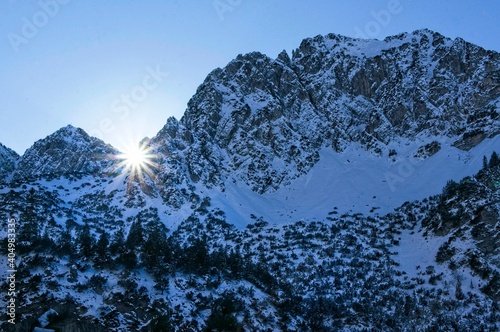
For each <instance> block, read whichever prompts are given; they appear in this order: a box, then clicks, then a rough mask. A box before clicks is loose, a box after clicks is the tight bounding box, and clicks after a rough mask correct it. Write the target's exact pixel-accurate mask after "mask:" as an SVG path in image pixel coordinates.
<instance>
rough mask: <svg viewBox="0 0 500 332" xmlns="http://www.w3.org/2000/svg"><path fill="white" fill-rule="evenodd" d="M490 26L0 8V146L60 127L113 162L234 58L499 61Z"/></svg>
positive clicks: (476, 14) (455, 17) (135, 4)
mask: <svg viewBox="0 0 500 332" xmlns="http://www.w3.org/2000/svg"><path fill="white" fill-rule="evenodd" d="M499 22H500V1H498V0H483V1H480V2H479V1H472V0H469V1H466V0H442V1H429V0H357V1H356V0H351V1H341V0H328V1H327V0H321V1H320V0H318V1H306V0H302V1H299V0H287V1H285V0H265V1H264V0H253V1H250V0H184V1H180V0H178V1H175V0H142V1H138V0H137V1H130V0H121V1H111V0H107V1H103V0H100V1H97V0H86V1H83V0H1V2H0V75H1V76H0V77H1V79H0V143H2V144H4V145H5V146H7V147H9V148H11V149H13V150H15V151H16V152H17V153H19V154H21V155H22V154H23V153H24V151H25V150H26V149H27V148H29V147H30V146H31V145H32V144H33V143H34V142H35V141H37V140H39V139H42V138H44V137H46V136H48V135H50V134H51V133H53V132H55V131H56V130H58V129H59V128H61V127H64V126H66V125H68V124H71V125H73V126H75V127H80V128H82V129H84V130H85V131H86V132H87V133H89V134H90V135H93V136H96V137H98V138H100V139H102V140H104V141H105V142H107V143H110V144H112V145H113V146H115V147H116V148H118V149H121V150H123V149H125V148H126V146H127V145H130V144H132V143H135V142H138V141H140V140H141V139H142V138H144V137H152V136H154V135H155V134H156V133H157V132H158V131H159V130H160V129H161V128H162V127H163V125H164V124H165V123H166V121H167V119H168V118H169V117H171V116H174V117H175V118H177V119H180V118H181V117H182V115H183V113H184V111H185V109H186V105H187V102H188V101H189V99H190V98H191V97H192V96H193V94H194V93H195V92H196V88H197V87H198V86H199V85H200V84H201V83H202V82H203V80H204V79H205V77H206V76H207V75H208V74H209V73H210V72H211V71H212V70H213V69H215V68H218V67H224V66H225V65H226V64H227V63H228V62H230V61H231V60H232V59H234V58H235V57H236V56H237V55H238V54H244V53H247V52H252V51H259V52H261V53H264V54H266V55H268V56H270V57H272V58H276V57H277V55H278V54H279V53H280V52H281V51H282V50H286V51H287V52H288V53H289V54H291V52H292V50H294V49H296V48H297V47H298V46H299V45H300V42H301V40H303V39H304V38H307V37H314V36H316V35H325V34H328V33H337V34H341V35H345V36H351V37H358V38H376V39H383V38H385V37H386V36H390V35H395V34H398V33H400V32H411V31H414V30H417V29H421V28H428V29H431V30H434V31H437V32H440V33H441V34H443V35H445V36H447V37H450V38H456V37H461V38H463V39H465V40H467V41H469V42H472V43H474V44H477V45H479V46H482V47H484V48H486V49H490V50H495V51H500V38H499V37H498V36H500V23H499Z"/></svg>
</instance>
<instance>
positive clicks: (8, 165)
mask: <svg viewBox="0 0 500 332" xmlns="http://www.w3.org/2000/svg"><path fill="white" fill-rule="evenodd" d="M18 159H19V155H18V154H17V153H16V152H15V151H13V150H11V149H9V148H8V147H6V146H4V145H2V144H0V182H2V181H4V180H6V179H7V178H8V177H9V175H10V174H11V173H12V172H13V171H14V168H15V167H16V162H17V160H18Z"/></svg>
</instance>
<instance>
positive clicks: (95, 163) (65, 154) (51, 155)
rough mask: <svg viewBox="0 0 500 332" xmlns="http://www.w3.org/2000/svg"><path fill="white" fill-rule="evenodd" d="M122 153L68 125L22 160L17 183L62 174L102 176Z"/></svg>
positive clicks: (43, 141) (19, 163) (42, 140)
mask: <svg viewBox="0 0 500 332" xmlns="http://www.w3.org/2000/svg"><path fill="white" fill-rule="evenodd" d="M118 154H119V152H118V150H116V149H115V148H113V147H112V146H110V145H109V144H106V143H104V142H102V141H101V140H99V139H97V138H95V137H91V136H89V135H88V134H87V133H86V132H85V131H84V130H82V129H80V128H75V127H73V126H71V125H68V126H66V127H64V128H61V129H59V130H58V131H56V132H55V133H53V134H52V135H49V136H47V137H46V138H44V139H41V140H39V141H37V142H36V143H35V144H33V146H32V147H31V148H29V149H28V150H26V152H25V153H24V154H23V155H22V157H21V158H19V161H18V165H17V167H16V169H15V171H14V174H13V178H14V179H15V180H22V179H34V178H37V177H47V176H49V177H54V176H59V175H62V174H69V173H73V174H78V173H83V174H91V173H94V174H103V173H105V172H106V170H107V168H109V167H110V166H111V165H112V164H113V163H114V162H116V160H115V159H114V157H115V156H116V155H118Z"/></svg>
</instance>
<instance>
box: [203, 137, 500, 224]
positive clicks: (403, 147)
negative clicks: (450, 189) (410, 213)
mask: <svg viewBox="0 0 500 332" xmlns="http://www.w3.org/2000/svg"><path fill="white" fill-rule="evenodd" d="M434 139H436V140H440V141H442V144H441V146H442V148H441V150H440V151H439V152H437V153H436V154H435V155H433V156H431V157H428V158H426V159H424V160H422V159H419V158H415V157H413V154H414V153H415V152H416V151H417V150H418V147H420V146H422V145H423V144H425V142H424V143H422V142H418V143H417V142H415V141H406V142H401V143H400V144H398V150H399V151H398V155H399V156H400V157H398V159H396V161H391V160H390V159H388V158H386V157H381V156H375V155H373V154H372V153H371V152H369V151H366V150H365V149H363V148H362V147H361V146H359V145H357V144H352V145H351V146H350V147H349V148H348V149H347V150H345V151H344V152H343V153H340V154H339V153H336V152H334V151H333V150H332V149H330V148H323V149H322V150H321V151H320V161H319V162H318V163H317V164H316V165H315V166H314V167H313V168H312V169H311V170H310V171H309V173H308V174H306V175H304V176H301V177H299V178H298V179H296V180H293V181H292V182H291V183H290V184H289V185H286V186H283V187H281V188H280V189H278V190H277V191H276V192H273V193H265V194H263V195H259V194H257V193H255V192H253V191H251V190H250V188H248V186H246V185H245V184H244V183H241V182H237V183H233V182H232V181H227V182H226V183H225V188H226V190H225V191H224V192H222V191H221V190H219V189H212V190H210V191H209V192H208V193H207V194H208V195H209V196H210V197H211V198H212V205H213V206H215V207H217V208H219V209H221V210H222V211H224V212H226V216H227V220H228V221H229V222H230V223H232V224H235V225H236V226H237V227H239V228H243V227H245V226H246V225H247V224H249V223H251V222H253V220H252V219H251V218H250V215H251V214H254V215H256V216H257V217H262V218H263V219H264V220H266V221H267V222H269V223H271V224H279V223H283V222H290V221H296V220H305V221H311V220H322V219H324V218H326V216H327V214H328V212H330V211H333V210H334V207H337V208H338V210H337V211H338V212H339V213H340V214H343V213H347V212H350V211H351V212H360V213H363V214H371V213H377V214H379V215H383V214H386V213H389V212H392V211H393V209H395V208H396V207H398V206H400V205H402V204H403V203H404V202H406V201H413V200H415V199H424V198H426V197H428V196H431V195H435V194H439V193H441V190H442V188H443V187H444V186H445V185H446V182H447V181H448V180H450V179H453V180H455V181H459V180H460V179H462V178H463V177H465V176H469V175H473V174H475V173H476V172H477V171H479V170H480V169H481V167H482V158H483V156H484V155H486V156H489V155H491V153H492V152H493V151H494V150H498V149H499V147H500V137H499V136H497V137H495V138H493V139H486V140H484V141H483V142H482V143H480V144H479V145H478V146H476V147H474V148H473V149H471V150H470V151H462V150H459V149H457V148H455V147H453V146H450V143H449V142H447V143H446V142H445V140H446V139H445V138H428V142H430V141H432V140H434ZM436 170H439V173H440V176H439V177H436Z"/></svg>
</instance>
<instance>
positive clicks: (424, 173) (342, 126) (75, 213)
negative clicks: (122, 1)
mask: <svg viewBox="0 0 500 332" xmlns="http://www.w3.org/2000/svg"><path fill="white" fill-rule="evenodd" d="M499 112H500V55H499V53H497V52H494V51H487V50H484V49H482V48H481V47H479V46H476V45H473V44H470V43H467V42H466V41H464V40H462V39H459V38H457V39H455V40H452V39H449V38H446V37H444V36H442V35H440V34H438V33H436V32H432V31H429V30H418V31H415V32H413V33H404V34H400V35H397V36H392V37H388V38H386V39H385V40H382V41H380V40H362V39H353V38H348V37H343V36H339V35H334V34H329V35H326V36H317V37H314V38H308V39H305V40H304V41H303V42H302V43H301V45H300V46H299V48H298V49H296V50H294V51H293V52H292V54H291V56H290V55H288V54H287V53H286V52H282V53H281V54H279V55H278V57H277V58H276V59H272V58H269V57H268V56H265V55H263V54H260V53H257V52H254V53H250V54H246V55H239V56H238V57H237V58H236V59H235V60H233V61H231V62H230V63H229V64H228V65H227V66H225V67H224V68H219V69H216V70H214V71H213V72H211V73H210V74H209V75H208V76H207V78H206V79H205V81H204V82H203V83H202V84H201V85H200V86H199V88H198V90H197V91H196V93H195V94H194V96H193V97H192V99H191V100H190V101H189V103H188V105H187V109H186V112H185V115H184V116H183V117H182V118H181V119H180V120H177V119H174V118H170V119H168V120H167V123H166V125H165V126H164V127H163V128H162V129H161V130H160V132H159V133H158V134H157V135H156V136H155V137H153V138H151V139H145V140H144V141H143V142H141V144H142V145H143V146H144V149H145V150H146V151H148V153H149V154H150V155H149V157H148V160H149V161H150V165H149V169H148V170H147V171H141V172H139V174H134V173H133V171H132V170H131V169H130V168H127V167H124V166H123V165H122V164H120V163H119V161H120V159H119V158H117V157H118V155H119V152H118V151H117V150H116V149H114V148H113V147H111V146H109V145H107V144H106V143H104V142H102V141H100V140H98V139H96V138H93V137H90V136H89V135H87V134H86V133H85V132H84V131H83V130H82V129H79V128H74V127H72V126H67V127H65V128H62V129H60V130H58V131H57V132H55V133H54V134H52V135H50V136H48V137H47V138H45V139H42V140H40V141H38V142H36V143H35V144H34V145H33V146H32V147H31V148H30V149H28V150H27V151H26V152H25V153H24V154H23V156H17V154H15V153H14V152H13V151H11V150H9V149H7V148H5V147H4V146H1V145H0V206H1V207H2V208H1V209H0V218H2V220H9V219H11V218H15V219H16V222H17V227H18V228H17V229H16V230H17V233H16V236H17V238H16V250H17V251H16V255H17V256H16V257H17V261H16V264H17V270H18V272H17V279H16V280H17V282H18V284H17V285H18V287H17V289H16V291H17V294H18V295H17V296H18V302H17V303H18V304H17V305H18V306H17V307H16V308H17V311H16V315H17V316H16V317H17V318H16V319H17V320H16V321H17V322H18V324H17V325H15V326H14V325H11V324H9V323H8V322H6V321H4V323H3V324H2V328H3V329H4V330H6V331H10V330H12V331H27V330H31V329H33V328H34V327H35V326H40V327H46V328H52V329H71V328H73V329H83V330H89V331H101V330H106V331H125V330H140V331H171V330H175V331H185V330H194V331H197V330H210V331H217V330H223V329H225V330H235V331H236V330H241V329H243V330H250V331H263V330H288V331H321V330H326V331H329V330H341V331H342V330H344V331H351V330H359V331H362V330H366V329H368V330H376V331H390V330H394V331H396V330H398V331H399V330H408V331H411V330H423V331H427V330H428V331H431V330H435V329H436V328H439V329H449V330H451V329H455V330H477V331H480V330H495V329H500V316H499V313H498V312H499V310H498V301H499V299H500V291H499V289H500V281H499V280H500V277H499V276H500V251H499V250H500V249H499V243H500V240H499V239H498V227H500V226H499V225H500V220H499V216H500V205H499V193H500V191H499V190H500V182H499V181H500V171H499V169H500V162H499V161H498V155H497V154H496V153H495V151H500V135H498V134H499V133H500V117H499ZM443 188H444V189H443ZM7 234H8V233H7V229H4V230H0V238H7ZM2 243H4V244H5V245H4V248H7V243H8V242H7V239H5V241H4V242H2ZM8 253H9V252H8V251H7V252H5V255H4V256H1V257H2V261H1V262H0V263H1V264H3V265H4V266H7V263H8V262H9V261H8V255H7V254H8ZM6 276H7V275H5V277H6ZM4 280H5V278H4ZM1 301H5V303H7V301H9V296H7V295H6V294H4V295H3V297H2V300H1Z"/></svg>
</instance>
